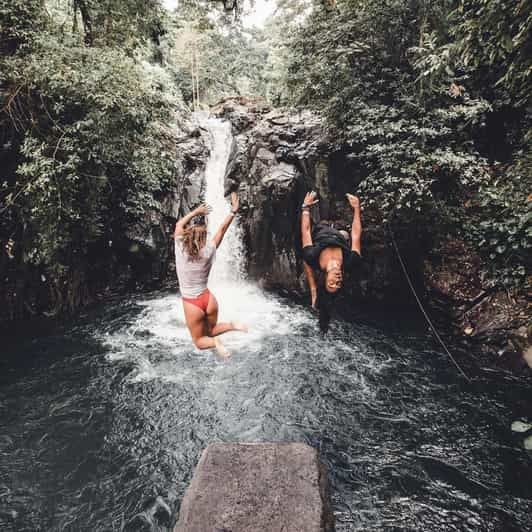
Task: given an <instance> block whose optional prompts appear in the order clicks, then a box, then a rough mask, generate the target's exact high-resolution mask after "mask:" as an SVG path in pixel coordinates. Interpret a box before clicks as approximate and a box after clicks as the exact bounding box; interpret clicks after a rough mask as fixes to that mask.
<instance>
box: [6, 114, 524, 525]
mask: <svg viewBox="0 0 532 532" xmlns="http://www.w3.org/2000/svg"><path fill="white" fill-rule="evenodd" d="M207 126H208V127H209V129H210V130H211V132H212V135H213V150H212V157H211V161H210V162H209V166H208V168H207V191H206V197H207V200H208V201H209V202H210V203H212V204H213V207H214V209H213V213H212V215H211V216H210V219H209V224H210V226H211V227H215V226H216V224H217V223H218V222H219V221H220V220H221V219H222V218H223V216H224V215H225V214H226V213H227V212H228V210H229V206H228V204H227V203H226V202H225V200H224V199H223V197H222V186H223V170H224V168H225V164H226V161H227V156H228V150H229V142H230V134H229V129H228V126H226V125H224V124H222V123H220V122H217V121H213V120H209V121H208V122H207ZM240 253H241V251H240V239H239V231H238V226H237V225H236V224H235V226H234V227H232V228H231V230H230V232H229V234H228V235H227V238H226V240H225V241H224V243H223V244H222V247H221V248H220V253H219V254H218V257H217V261H216V264H215V267H214V268H215V269H214V271H213V282H212V284H211V288H212V290H213V291H214V292H215V294H216V296H217V297H218V300H219V302H220V312H221V316H220V318H221V319H223V320H225V319H228V320H229V319H240V320H244V321H246V322H247V323H248V324H249V326H250V332H249V333H248V334H247V335H246V334H242V333H230V334H228V335H226V336H225V339H226V341H225V343H226V345H227V347H228V348H229V350H230V351H231V352H232V355H233V356H232V359H231V360H230V361H229V362H223V361H220V360H217V359H216V357H215V356H214V354H213V353H212V352H210V351H202V352H200V351H197V350H195V349H194V348H193V346H192V344H191V341H190V338H189V335H188V331H187V330H186V327H185V324H184V317H183V311H182V307H181V302H180V300H179V298H178V297H177V295H176V294H175V293H173V292H170V293H169V292H157V293H150V294H146V295H143V296H140V297H131V298H123V299H120V300H116V301H114V302H108V303H106V304H104V305H101V306H100V307H98V308H95V309H92V310H91V311H90V312H87V313H85V314H83V315H81V316H79V317H78V318H77V319H76V321H75V322H70V323H63V324H62V325H61V326H57V327H55V328H54V329H53V330H50V331H47V332H46V333H39V334H38V333H36V332H32V331H31V330H28V331H27V332H26V333H25V334H19V335H17V337H16V339H11V340H10V341H6V342H4V344H3V349H2V351H3V356H2V361H1V364H2V366H1V370H2V371H1V376H0V530H2V531H6V530H7V531H11V530H16V531H26V530H27V531H35V530H43V531H50V530H53V531H55V530H69V531H70V530H72V531H107V530H122V529H124V527H126V525H128V523H129V525H128V526H127V528H128V529H129V530H134V529H138V530H140V528H139V527H138V526H137V525H138V523H140V522H142V521H144V522H146V523H152V526H153V530H167V529H168V525H169V523H166V526H162V525H163V524H164V523H165V521H166V515H165V511H162V513H159V516H158V517H154V516H153V515H152V514H153V513H154V512H153V508H155V506H154V500H155V499H156V498H159V499H158V501H159V509H160V508H163V509H164V508H165V505H166V506H167V507H168V510H169V512H170V514H171V516H170V519H171V520H175V519H176V517H177V513H178V509H179V501H180V499H181V497H182V496H183V493H184V490H185V488H186V486H187V484H188V482H189V481H190V478H191V476H192V473H193V469H194V466H195V464H196V462H197V460H198V457H199V454H200V452H201V450H202V449H203V448H204V447H205V446H206V445H208V444H209V443H211V442H219V441H244V442H252V441H274V442H275V441H298V442H307V443H309V444H310V445H312V446H314V447H316V448H318V449H319V452H320V455H321V458H322V460H323V462H324V463H325V464H326V465H327V466H328V468H329V473H330V481H331V485H332V491H333V504H334V509H335V512H336V518H337V530H338V531H355V530H363V531H366V530H428V531H442V530H457V531H458V530H470V531H476V530H482V531H484V530H494V531H495V530H497V531H512V530H515V531H521V530H530V529H531V527H532V518H531V514H532V458H531V455H530V452H528V451H526V450H525V449H524V448H523V435H519V434H517V433H513V432H512V431H511V428H510V427H511V424H512V422H513V421H515V420H518V419H526V417H527V416H529V417H530V406H531V405H530V403H531V397H532V393H531V387H530V382H527V381H524V380H516V379H510V378H508V377H504V376H500V375H497V374H495V373H490V372H488V371H483V370H478V371H477V374H478V378H477V379H476V380H475V381H474V382H473V383H471V384H468V383H467V382H465V381H464V380H463V379H461V378H460V377H459V376H458V375H457V373H456V370H455V369H454V367H453V366H452V365H451V364H450V363H449V361H448V359H446V358H445V356H444V355H442V354H441V353H439V352H437V351H435V347H434V343H433V342H432V341H431V339H430V338H429V337H427V336H426V335H425V334H424V333H423V332H419V331H418V332H412V330H411V329H408V328H404V327H403V328H402V327H398V326H390V325H394V324H386V323H383V324H381V325H380V327H379V328H376V327H371V326H368V325H362V324H357V323H347V322H342V321H337V322H335V323H334V324H333V325H332V328H331V332H330V333H329V334H328V336H327V337H325V338H324V337H322V336H320V335H319V334H318V330H317V324H316V319H315V316H313V315H312V314H311V313H310V312H309V311H308V309H307V308H305V307H302V306H298V305H296V304H294V303H293V302H291V301H289V300H286V299H283V298H281V297H278V296H276V295H273V294H268V293H264V292H262V291H261V290H260V289H259V288H258V287H257V286H256V285H254V284H253V283H251V282H247V281H246V280H245V279H244V277H243V275H242V272H241V271H240V268H239V264H240V263H241V261H240V260H239V257H240ZM135 516H136V517H135ZM161 516H162V517H161ZM157 523H159V524H157ZM159 525H161V526H159ZM206 532H207V531H206ZM235 532H237V531H235ZM268 532H270V531H268ZM271 532H273V531H271ZM302 532H304V531H302Z"/></svg>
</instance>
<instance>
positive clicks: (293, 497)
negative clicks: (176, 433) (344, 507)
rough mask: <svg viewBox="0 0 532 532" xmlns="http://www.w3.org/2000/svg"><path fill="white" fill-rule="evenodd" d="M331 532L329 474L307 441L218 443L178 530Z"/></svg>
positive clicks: (204, 458)
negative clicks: (305, 442) (306, 443)
mask: <svg viewBox="0 0 532 532" xmlns="http://www.w3.org/2000/svg"><path fill="white" fill-rule="evenodd" d="M281 531H282V532H333V531H334V514H333V512H332V508H331V504H330V499H329V488H328V481H327V472H326V469H325V467H324V466H323V465H322V464H321V463H320V461H319V458H318V453H317V451H316V449H313V448H312V447H310V446H308V445H305V444H303V443H215V444H212V445H209V446H208V447H207V449H205V450H204V451H203V453H202V455H201V458H200V461H199V463H198V465H197V467H196V471H195V472H194V477H193V478H192V482H191V483H190V486H189V487H188V489H187V491H186V493H185V496H184V498H183V501H182V503H181V510H180V513H179V521H178V523H177V525H176V527H175V529H174V532H281Z"/></svg>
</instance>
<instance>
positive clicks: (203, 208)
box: [174, 203, 211, 238]
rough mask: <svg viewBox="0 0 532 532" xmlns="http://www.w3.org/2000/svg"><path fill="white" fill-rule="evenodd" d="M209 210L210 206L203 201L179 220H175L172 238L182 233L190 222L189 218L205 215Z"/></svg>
mask: <svg viewBox="0 0 532 532" xmlns="http://www.w3.org/2000/svg"><path fill="white" fill-rule="evenodd" d="M209 212H211V207H209V205H207V204H206V203H204V204H203V205H200V206H199V207H196V208H195V209H194V210H193V211H190V212H189V213H188V214H186V215H185V216H183V218H181V219H180V220H177V223H176V224H175V230H174V238H176V237H178V236H181V235H182V234H183V231H184V230H185V227H186V226H187V224H188V223H189V222H190V220H192V218H194V216H206V215H207V214H209Z"/></svg>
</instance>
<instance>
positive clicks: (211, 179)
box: [201, 118, 244, 283]
mask: <svg viewBox="0 0 532 532" xmlns="http://www.w3.org/2000/svg"><path fill="white" fill-rule="evenodd" d="M201 123H202V125H203V126H204V127H205V128H206V129H208V130H209V133H210V136H211V146H210V148H211V155H210V157H209V160H208V161H207V165H206V168H205V185H206V190H205V201H206V203H208V204H209V205H210V206H211V207H212V212H211V214H210V215H209V217H208V226H209V233H210V236H211V237H213V236H214V234H215V233H216V231H217V230H218V228H219V227H220V225H221V223H222V222H223V220H224V219H225V218H226V216H227V215H228V214H229V212H230V209H231V206H230V200H229V198H224V178H225V170H226V168H227V162H228V160H229V154H230V152H231V143H232V140H233V136H232V133H231V124H230V123H229V122H224V121H222V120H220V119H217V118H203V119H202V120H201ZM243 262H244V252H243V246H242V233H241V231H240V227H239V226H238V217H236V218H235V219H234V220H233V223H232V224H231V226H230V227H229V230H228V231H227V233H226V234H225V237H224V240H223V242H222V244H221V245H220V247H219V248H218V251H217V254H216V262H215V265H214V267H213V271H212V273H211V281H213V282H214V283H219V282H224V281H225V282H227V281H240V280H242V279H243V278H244V268H243Z"/></svg>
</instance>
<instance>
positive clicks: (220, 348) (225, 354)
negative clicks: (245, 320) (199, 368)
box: [214, 336, 231, 358]
mask: <svg viewBox="0 0 532 532" xmlns="http://www.w3.org/2000/svg"><path fill="white" fill-rule="evenodd" d="M214 346H215V348H216V352H217V353H218V355H219V356H220V358H230V357H231V353H230V352H229V351H228V350H227V348H226V347H225V345H224V344H222V342H221V340H220V339H219V338H218V337H217V336H215V337H214Z"/></svg>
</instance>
